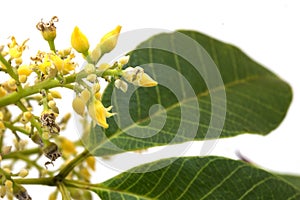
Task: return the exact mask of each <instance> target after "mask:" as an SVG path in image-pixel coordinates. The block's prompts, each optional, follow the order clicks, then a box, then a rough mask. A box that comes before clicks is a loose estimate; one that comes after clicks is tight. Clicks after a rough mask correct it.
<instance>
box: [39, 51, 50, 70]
mask: <svg viewBox="0 0 300 200" xmlns="http://www.w3.org/2000/svg"><path fill="white" fill-rule="evenodd" d="M51 65H52V64H51V61H50V59H49V56H48V54H45V57H44V58H43V61H42V63H41V64H39V65H38V68H39V70H40V71H41V72H42V73H43V74H48V69H49V68H50V67H51Z"/></svg>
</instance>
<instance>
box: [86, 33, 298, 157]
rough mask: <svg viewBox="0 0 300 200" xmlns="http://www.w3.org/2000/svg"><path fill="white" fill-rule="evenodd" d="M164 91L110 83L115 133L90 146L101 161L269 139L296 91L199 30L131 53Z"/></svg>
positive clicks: (93, 136)
mask: <svg viewBox="0 0 300 200" xmlns="http://www.w3.org/2000/svg"><path fill="white" fill-rule="evenodd" d="M130 55H131V57H130V61H129V64H128V66H137V65H139V66H142V67H143V68H144V69H145V72H147V74H149V75H150V76H151V77H152V78H154V79H155V80H156V81H158V83H159V85H158V86H156V87H152V88H142V87H135V86H133V85H131V84H130V85H129V89H128V91H127V92H126V93H123V92H122V91H120V90H118V89H115V88H114V87H113V83H112V84H110V85H109V86H108V87H107V88H106V90H105V92H104V94H103V99H102V101H103V103H104V105H105V106H110V105H112V106H113V112H116V113H117V115H115V116H114V117H111V118H109V119H108V122H109V124H110V127H109V128H108V129H106V130H103V129H102V128H100V127H96V128H94V129H92V131H91V133H90V134H89V137H88V138H86V140H85V143H86V144H87V146H88V148H89V149H90V150H92V151H93V152H94V154H95V155H98V156H104V155H113V154H117V153H121V152H124V151H132V150H139V149H145V148H149V147H154V146H162V145H170V144H178V143H183V142H186V141H194V140H205V139H212V138H224V137H233V136H236V135H239V134H243V133H255V134H261V135H266V134H268V133H269V132H270V131H272V130H273V129H275V128H276V127H277V126H278V125H279V124H280V123H281V121H282V120H283V118H284V117H285V115H286V112H287V110H288V107H289V105H290V102H291V99H292V91H291V88H290V86H289V85H288V84H287V83H286V82H284V81H283V80H281V79H280V78H279V77H277V76H276V75H275V74H273V73H272V72H270V71H269V70H267V69H266V68H264V67H263V66H261V65H260V64H258V63H257V62H255V61H254V60H252V59H251V58H249V57H248V56H247V55H246V54H245V53H243V52H242V51H241V50H240V49H238V48H236V47H234V46H232V45H230V44H227V43H223V42H221V41H218V40H216V39H213V38H211V37H209V36H206V35H204V34H201V33H199V32H195V31H186V30H185V31H179V32H174V33H163V34H159V35H156V36H153V37H152V38H150V39H149V40H147V41H145V42H143V43H141V44H140V45H139V46H138V47H137V49H136V50H134V51H133V52H131V53H130Z"/></svg>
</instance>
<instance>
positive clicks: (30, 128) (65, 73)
mask: <svg viewBox="0 0 300 200" xmlns="http://www.w3.org/2000/svg"><path fill="white" fill-rule="evenodd" d="M57 22H58V18H57V17H53V18H52V19H51V20H50V21H49V22H44V21H43V20H41V21H40V22H38V23H37V25H36V28H37V29H38V30H39V31H40V32H41V34H42V37H43V39H44V40H46V41H47V42H48V45H49V47H50V51H42V50H39V51H38V52H36V54H35V55H34V56H31V57H30V58H29V59H27V60H26V59H24V58H23V57H24V55H23V54H24V52H25V51H26V49H27V45H28V43H29V40H28V39H26V40H24V41H23V42H21V43H19V42H18V41H17V39H16V38H15V37H14V36H11V37H10V38H9V42H8V44H7V45H0V73H1V74H5V76H4V78H3V79H2V77H1V82H0V146H1V147H2V149H1V151H0V164H1V161H2V160H6V159H7V160H8V159H12V160H13V162H12V164H11V165H8V166H3V167H2V166H1V167H0V177H1V178H2V184H0V197H1V198H3V197H4V196H5V195H6V197H7V198H8V199H12V198H13V196H15V197H16V198H17V199H20V200H24V199H31V197H30V196H29V195H28V193H27V191H26V189H25V188H24V187H23V186H22V185H20V184H19V183H18V182H17V181H16V179H15V177H19V178H23V177H25V176H27V174H28V170H29V169H31V168H36V169H37V170H38V172H39V174H40V177H47V176H53V172H51V171H48V165H49V164H52V165H54V161H56V160H57V159H59V158H60V159H63V160H64V161H65V162H64V163H68V162H70V160H71V159H72V158H74V157H76V155H77V147H80V146H82V143H81V142H80V141H77V142H76V141H71V140H69V139H68V138H66V137H64V136H63V133H62V131H63V130H64V129H65V128H66V125H67V123H68V120H69V119H70V117H71V115H70V113H65V115H62V113H61V110H60V108H59V107H58V106H57V101H60V99H62V98H63V97H62V95H61V93H60V91H58V90H55V89H53V88H56V87H63V88H66V89H71V90H72V91H75V92H76V97H75V98H74V99H73V102H72V106H73V109H74V111H75V112H76V113H77V114H78V115H80V116H82V117H86V116H89V117H90V118H91V119H92V120H93V122H92V123H93V124H97V125H99V126H101V127H103V128H104V129H107V128H109V123H108V121H107V118H109V117H111V116H113V115H115V114H117V113H114V112H112V106H109V105H108V106H107V107H106V106H104V105H103V103H102V93H101V92H100V88H101V82H100V80H101V79H103V80H106V81H108V82H111V84H112V85H114V86H115V87H116V88H118V89H120V90H122V91H123V92H126V91H127V89H128V84H133V85H135V86H140V87H153V86H156V85H157V82H156V81H154V80H153V79H152V78H151V77H150V76H149V75H148V74H146V73H145V72H144V69H143V68H141V67H139V66H135V67H133V66H130V65H129V60H130V56H129V55H127V56H123V57H121V58H120V59H118V61H117V62H114V63H112V64H110V63H101V62H100V61H101V58H102V56H103V55H104V54H106V53H109V52H111V51H112V50H113V49H114V48H115V47H116V45H117V42H118V38H119V34H120V31H121V26H116V27H115V28H114V29H113V30H112V31H109V32H108V33H106V34H105V35H104V36H103V37H102V38H101V39H100V41H99V43H98V44H96V45H95V47H94V48H92V49H91V48H90V43H89V41H88V38H87V37H86V36H85V35H84V34H83V32H82V31H81V30H80V29H79V28H78V27H75V28H74V30H73V32H72V34H71V40H70V43H71V47H69V48H65V49H61V50H57V49H56V47H55V38H56V26H55V23H57ZM78 53H79V54H81V55H82V56H83V59H84V61H85V63H86V64H85V65H84V66H83V69H82V70H81V69H78V66H79V65H78V63H77V62H75V60H76V55H77V54H78ZM80 70H81V71H80ZM12 105H14V106H16V107H17V109H18V111H16V110H14V111H13V112H12V111H11V107H10V106H12ZM37 106H40V111H37V109H36V107H37ZM88 127H90V126H88ZM7 135H9V136H10V137H13V138H14V139H13V140H14V145H5V144H4V141H5V142H6V140H4V139H3V138H5V137H7ZM30 142H32V143H31V145H35V146H34V148H32V149H30V148H29V149H27V143H30ZM28 146H29V145H28ZM32 155H36V158H34V159H33V160H32ZM42 155H44V156H45V157H46V158H47V159H49V160H48V161H47V162H46V163H45V166H40V165H39V164H38V163H37V161H38V159H39V158H40V157H41V156H42ZM15 159H17V160H21V161H24V162H25V163H27V165H26V166H28V169H20V171H19V172H18V173H13V172H12V171H13V169H14V168H15V162H14V160H15ZM65 165H66V164H63V165H62V166H61V167H60V169H63V168H64V167H65V168H66V166H65ZM94 170H95V158H94V157H92V156H90V157H88V158H87V159H85V161H84V162H82V163H80V164H78V165H77V167H76V169H74V170H72V172H70V173H69V174H68V177H69V178H72V179H79V180H83V181H89V179H90V177H91V171H94ZM62 171H63V170H62ZM70 192H71V194H72V192H74V194H75V193H76V195H77V197H78V195H79V196H81V198H86V195H90V193H89V192H82V191H81V192H79V193H80V194H78V191H76V190H70ZM56 195H57V191H55V192H54V193H53V194H51V196H50V198H54V197H56Z"/></svg>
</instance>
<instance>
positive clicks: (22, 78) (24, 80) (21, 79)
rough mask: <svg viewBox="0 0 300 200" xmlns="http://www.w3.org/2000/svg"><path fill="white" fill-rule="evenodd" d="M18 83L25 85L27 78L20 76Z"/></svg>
mask: <svg viewBox="0 0 300 200" xmlns="http://www.w3.org/2000/svg"><path fill="white" fill-rule="evenodd" d="M19 81H20V83H25V82H26V81H27V76H26V75H20V76H19Z"/></svg>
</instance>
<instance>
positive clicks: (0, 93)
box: [0, 86, 7, 97]
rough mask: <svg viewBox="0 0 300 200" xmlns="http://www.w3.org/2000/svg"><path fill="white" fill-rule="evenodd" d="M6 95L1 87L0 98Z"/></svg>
mask: <svg viewBox="0 0 300 200" xmlns="http://www.w3.org/2000/svg"><path fill="white" fill-rule="evenodd" d="M6 93H7V91H6V90H5V89H4V88H3V87H2V86H0V97H4V96H5V95H6Z"/></svg>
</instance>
